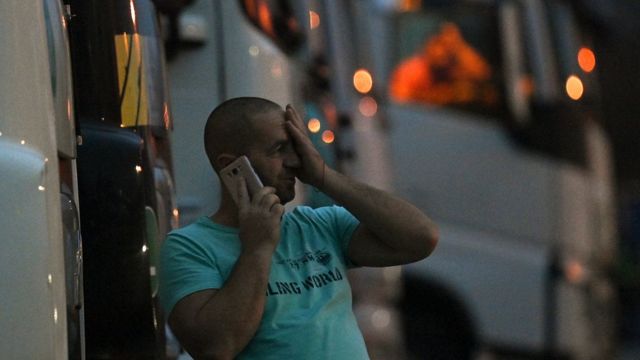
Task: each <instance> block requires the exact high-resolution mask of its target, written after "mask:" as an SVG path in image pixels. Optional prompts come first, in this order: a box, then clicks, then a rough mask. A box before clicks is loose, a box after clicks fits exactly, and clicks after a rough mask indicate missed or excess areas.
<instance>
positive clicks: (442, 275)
mask: <svg viewBox="0 0 640 360" xmlns="http://www.w3.org/2000/svg"><path fill="white" fill-rule="evenodd" d="M439 227H440V241H439V243H438V247H437V248H436V250H435V252H434V253H433V254H432V255H431V256H430V257H429V258H428V259H426V260H423V261H421V262H418V263H415V264H412V265H408V266H405V271H407V272H408V273H410V274H413V275H415V276H418V277H423V278H425V280H427V281H431V280H435V281H436V282H437V283H439V284H444V285H445V286H446V287H447V288H449V290H451V291H453V293H455V294H456V295H457V296H459V299H464V305H465V307H466V308H467V309H469V310H470V312H471V315H472V319H473V321H474V325H475V326H476V327H477V330H478V333H479V334H482V336H483V338H482V341H483V342H488V343H493V344H512V345H517V346H523V347H525V348H538V347H541V346H542V345H543V342H544V330H545V323H544V306H545V285H546V284H545V281H546V279H545V275H546V273H545V270H546V269H548V267H549V263H548V259H549V256H548V254H549V253H548V250H549V249H547V248H545V247H539V246H534V245H529V244H526V243H524V242H522V241H516V240H514V239H509V238H505V237H503V236H500V234H496V233H488V232H484V231H481V230H478V229H472V228H465V227H462V226H459V225H457V224H450V223H447V222H439Z"/></svg>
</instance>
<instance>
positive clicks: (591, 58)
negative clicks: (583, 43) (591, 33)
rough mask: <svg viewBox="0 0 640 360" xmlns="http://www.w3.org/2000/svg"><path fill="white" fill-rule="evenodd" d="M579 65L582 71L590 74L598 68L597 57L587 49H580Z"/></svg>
mask: <svg viewBox="0 0 640 360" xmlns="http://www.w3.org/2000/svg"><path fill="white" fill-rule="evenodd" d="M578 65H580V69H582V71H584V72H586V73H590V72H592V71H593V69H595V67H596V55H595V54H594V53H593V51H592V50H591V49H589V48H587V47H583V48H580V50H579V51H578Z"/></svg>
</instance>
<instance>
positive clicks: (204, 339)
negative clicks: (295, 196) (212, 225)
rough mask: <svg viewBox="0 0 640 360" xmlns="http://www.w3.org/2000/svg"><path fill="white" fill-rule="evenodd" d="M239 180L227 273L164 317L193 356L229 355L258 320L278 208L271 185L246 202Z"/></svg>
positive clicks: (275, 240)
mask: <svg viewBox="0 0 640 360" xmlns="http://www.w3.org/2000/svg"><path fill="white" fill-rule="evenodd" d="M240 183H241V185H240V187H241V189H239V194H240V196H239V207H240V209H239V212H240V233H239V237H240V241H241V243H242V251H241V254H240V257H239V258H238V261H237V262H236V264H235V266H234V268H233V271H232V272H231V275H230V276H229V278H228V279H227V281H226V282H225V283H224V285H223V286H222V288H220V289H215V290H214V289H209V290H203V291H199V292H196V293H193V294H191V295H188V296H186V297H185V298H183V299H181V300H180V301H179V302H178V303H177V304H176V305H175V306H174V308H173V310H172V311H171V314H170V315H169V326H171V329H172V330H173V332H174V333H175V335H176V337H177V338H178V340H179V341H180V343H181V344H182V345H183V346H184V347H185V348H186V349H187V351H189V353H190V354H191V355H192V356H193V357H194V358H196V359H233V358H234V357H235V356H236V355H237V354H238V353H239V352H240V351H242V349H244V348H245V346H246V345H247V344H248V343H249V341H250V340H251V339H252V338H253V336H254V335H255V333H256V331H257V330H258V326H259V325H260V321H261V320H262V315H263V312H264V305H265V301H266V300H265V298H266V291H265V289H266V288H267V281H268V276H269V268H270V264H271V257H272V255H273V252H274V251H275V248H276V246H277V244H278V241H279V240H280V218H281V216H282V214H283V212H284V207H283V206H282V205H281V204H280V200H279V199H278V197H277V196H276V195H275V189H274V188H272V187H264V188H263V189H261V190H260V191H259V192H258V193H256V195H255V196H254V197H253V199H252V200H251V202H249V200H248V198H249V195H248V194H247V189H246V185H245V184H244V181H241V182H240Z"/></svg>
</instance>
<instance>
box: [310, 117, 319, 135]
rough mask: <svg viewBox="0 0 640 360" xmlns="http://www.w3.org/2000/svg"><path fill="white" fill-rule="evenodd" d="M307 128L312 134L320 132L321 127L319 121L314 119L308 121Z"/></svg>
mask: <svg viewBox="0 0 640 360" xmlns="http://www.w3.org/2000/svg"><path fill="white" fill-rule="evenodd" d="M307 127H308V128H309V131H311V132H312V133H317V132H318V131H320V127H321V124H320V120H318V119H316V118H313V119H310V120H309V123H307Z"/></svg>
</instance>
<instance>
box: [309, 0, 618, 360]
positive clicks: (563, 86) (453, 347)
mask: <svg viewBox="0 0 640 360" xmlns="http://www.w3.org/2000/svg"><path fill="white" fill-rule="evenodd" d="M320 3H321V5H323V7H321V8H322V9H324V10H325V13H324V14H321V18H322V17H323V16H324V17H325V18H327V21H326V22H328V23H330V25H329V26H330V27H331V26H332V25H331V24H333V26H334V28H333V29H329V31H328V32H327V33H328V34H330V35H329V36H328V41H329V42H330V44H331V45H330V46H329V49H330V52H329V54H330V55H331V56H332V61H333V63H334V64H336V65H335V68H336V69H337V70H338V73H337V74H336V83H337V85H338V86H340V87H341V88H340V90H339V91H341V92H342V93H343V94H346V96H348V97H349V98H350V100H348V101H347V103H346V105H345V106H344V110H346V111H351V112H352V113H353V114H355V115H354V116H353V118H354V123H353V126H352V128H351V130H349V131H351V132H352V133H353V139H354V140H353V143H352V144H353V147H354V148H355V152H356V156H355V158H354V160H353V165H352V167H353V169H355V172H356V175H357V176H360V177H362V178H367V179H372V178H381V179H383V180H384V181H382V183H383V184H384V183H385V182H389V183H390V184H392V188H393V189H394V190H395V191H397V192H398V193H399V194H401V195H402V196H404V197H405V198H407V199H409V200H410V201H411V202H413V203H414V204H416V205H417V206H419V207H420V208H422V209H424V211H425V212H426V213H427V214H429V215H430V216H432V217H433V218H434V219H435V221H436V222H437V223H438V224H439V225H440V229H441V240H440V243H439V245H438V248H437V249H436V251H435V252H434V254H432V256H431V257H430V258H428V259H426V260H425V261H421V262H418V263H416V264H412V265H409V266H406V267H405V268H404V271H403V276H402V279H403V287H404V294H403V297H402V299H401V302H400V311H401V313H402V318H403V321H402V323H403V330H404V339H405V340H406V345H407V349H408V356H409V357H411V358H431V357H433V358H452V359H465V358H472V357H474V356H476V355H477V354H479V353H487V352H489V353H493V354H494V355H496V356H500V355H505V354H506V355H524V356H534V357H535V356H538V357H541V358H551V357H554V356H556V357H562V356H567V357H570V358H575V359H606V358H611V356H612V355H613V351H614V345H615V341H614V338H615V321H614V319H615V316H614V306H615V296H614V295H615V294H614V291H613V287H612V282H611V279H610V278H609V274H610V271H611V267H612V265H613V260H614V258H615V249H616V234H615V233H616V231H615V227H616V226H615V214H614V211H613V201H614V189H613V184H612V170H611V166H612V165H611V147H610V145H609V141H608V139H607V137H606V135H605V133H604V131H603V129H602V126H601V123H600V122H599V121H600V120H599V119H598V110H599V108H598V101H599V98H598V95H599V94H598V91H599V90H598V83H597V71H593V67H592V66H590V61H587V62H586V64H585V63H584V60H585V59H584V56H587V57H590V56H589V55H591V56H593V51H592V50H591V47H590V44H589V36H588V30H589V29H588V28H587V29H585V28H584V27H583V26H582V25H583V24H580V23H579V22H578V20H577V19H576V15H575V11H574V9H573V8H572V7H571V6H570V4H568V3H567V2H563V1H553V0H548V1H547V0H544V1H543V0H522V1H520V0H511V1H448V2H443V1H428V0H425V1H392V0H389V1H384V0H380V1H374V2H361V1H350V2H344V3H334V2H331V1H325V2H322V1H321V2H320ZM349 23H350V26H345V25H344V24H349ZM331 34H341V36H331ZM585 52H586V53H587V55H584V54H585ZM589 52H591V54H589ZM344 59H351V60H350V62H351V64H350V65H351V66H350V67H349V66H346V68H345V69H344V70H342V71H340V66H344V64H345V60H344ZM587 60H589V59H587ZM340 64H343V65H340ZM359 67H363V68H366V69H368V70H369V71H370V72H371V74H372V75H373V83H374V86H373V90H372V91H371V92H370V93H368V94H367V95H361V94H357V93H355V91H353V89H352V87H351V86H352V85H351V84H350V81H351V78H352V74H353V72H354V71H355V70H356V69H357V68H359ZM596 70H597V69H596ZM340 82H342V85H340V84H339V83H340ZM372 94H373V95H372ZM365 96H370V97H373V98H374V99H375V100H376V101H377V104H378V108H377V110H378V111H377V114H376V115H375V116H373V117H372V116H366V115H363V114H362V109H358V104H359V103H360V102H361V101H362V100H361V99H362V98H364V97H365ZM363 160H366V161H363ZM381 169H382V170H381ZM381 171H382V172H383V173H381ZM388 174H390V176H391V177H392V179H391V180H390V181H389V180H385V178H386V176H388ZM384 324H386V325H389V324H392V322H389V321H387V322H385V323H384ZM386 325H385V326H386ZM387 330H388V329H387ZM387 330H385V328H384V327H382V329H380V331H382V332H384V331H387Z"/></svg>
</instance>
